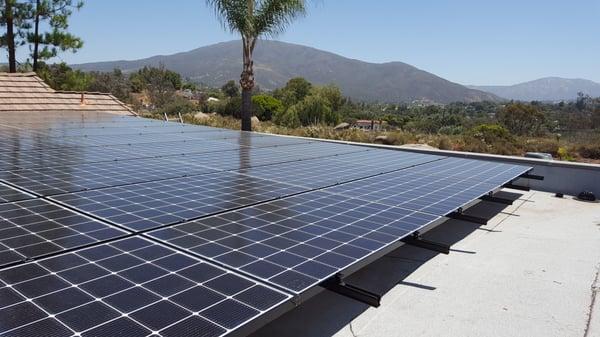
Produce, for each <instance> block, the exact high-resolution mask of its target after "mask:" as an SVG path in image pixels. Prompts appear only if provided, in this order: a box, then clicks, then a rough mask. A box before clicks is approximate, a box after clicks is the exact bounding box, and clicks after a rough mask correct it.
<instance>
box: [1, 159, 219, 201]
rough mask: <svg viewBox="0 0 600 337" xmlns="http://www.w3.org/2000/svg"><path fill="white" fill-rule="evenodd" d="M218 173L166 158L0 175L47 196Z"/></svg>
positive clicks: (51, 168)
mask: <svg viewBox="0 0 600 337" xmlns="http://www.w3.org/2000/svg"><path fill="white" fill-rule="evenodd" d="M211 172H217V171H216V170H215V169H211V168H207V167H203V166H199V165H193V164H185V163H183V162H181V161H175V160H168V159H167V158H147V159H131V160H123V161H110V162H99V163H90V164H80V165H66V166H53V167H40V168H35V169H25V170H17V171H5V172H0V179H1V180H3V181H5V182H10V183H11V184H14V185H15V186H19V187H20V188H23V189H25V190H28V191H31V192H33V193H36V194H38V195H42V196H47V195H54V194H61V193H68V192H77V191H84V190H89V189H96V188H101V187H112V186H120V185H127V184H133V183H140V182H147V181H153V180H159V179H168V178H174V177H184V176H187V175H199V174H206V173H211Z"/></svg>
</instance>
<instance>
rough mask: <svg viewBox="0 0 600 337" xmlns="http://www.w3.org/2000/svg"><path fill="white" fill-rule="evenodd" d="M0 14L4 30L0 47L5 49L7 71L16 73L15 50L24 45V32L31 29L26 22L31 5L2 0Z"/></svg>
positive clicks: (0, 36)
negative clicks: (6, 52)
mask: <svg viewBox="0 0 600 337" xmlns="http://www.w3.org/2000/svg"><path fill="white" fill-rule="evenodd" d="M0 14H1V15H0V27H3V29H4V34H2V35H0V47H2V48H6V49H7V51H8V69H9V72H11V73H15V72H17V58H16V52H17V48H18V47H19V46H22V45H24V44H25V43H26V39H25V37H26V32H27V30H28V29H29V28H31V25H30V23H29V20H28V18H29V16H30V14H31V4H30V3H28V2H19V1H16V0H2V2H1V3H0Z"/></svg>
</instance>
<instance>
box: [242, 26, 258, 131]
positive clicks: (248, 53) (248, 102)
mask: <svg viewBox="0 0 600 337" xmlns="http://www.w3.org/2000/svg"><path fill="white" fill-rule="evenodd" d="M255 41H256V40H254V39H247V38H242V45H243V49H244V68H243V70H242V75H241V76H240V86H241V87H242V113H241V115H242V131H252V89H253V88H254V65H253V62H252V51H253V50H254V43H255Z"/></svg>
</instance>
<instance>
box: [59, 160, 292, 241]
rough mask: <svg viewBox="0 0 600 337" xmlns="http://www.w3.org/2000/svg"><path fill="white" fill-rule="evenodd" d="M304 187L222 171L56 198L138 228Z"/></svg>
mask: <svg viewBox="0 0 600 337" xmlns="http://www.w3.org/2000/svg"><path fill="white" fill-rule="evenodd" d="M301 191H302V189H301V188H298V187H294V186H292V185H287V184H282V183H275V182H271V181H267V180H263V179H257V178H250V177H247V176H243V175H240V174H236V173H230V172H221V173H216V174H209V175H205V176H202V177H201V178H198V177H186V178H177V179H169V180H161V181H153V182H148V183H143V184H135V185H129V186H124V187H111V188H105V189H100V190H94V191H86V192H79V193H73V194H64V195H57V196H54V197H52V199H54V200H57V201H60V202H62V203H65V204H67V205H69V206H71V207H75V208H77V209H79V210H82V211H84V212H87V213H89V214H93V215H95V216H97V217H101V218H103V219H106V220H108V221H110V222H112V223H115V224H118V225H121V226H124V227H127V228H128V229H130V230H134V231H139V230H147V229H150V228H156V227H159V226H162V225H168V224H173V223H178V222H182V221H186V220H190V219H194V218H197V217H201V216H205V215H209V214H214V213H219V212H224V211H227V210H229V209H234V208H239V207H244V206H250V205H253V204H256V203H259V202H264V201H268V200H272V199H276V198H280V197H284V196H287V195H291V194H295V193H298V192H301Z"/></svg>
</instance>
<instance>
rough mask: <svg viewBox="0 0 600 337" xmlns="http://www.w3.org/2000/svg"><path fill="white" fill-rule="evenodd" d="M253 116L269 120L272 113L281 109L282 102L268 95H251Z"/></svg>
mask: <svg viewBox="0 0 600 337" xmlns="http://www.w3.org/2000/svg"><path fill="white" fill-rule="evenodd" d="M252 105H253V108H254V116H256V117H258V119H260V120H261V121H270V120H271V119H272V118H273V115H274V114H276V113H277V112H280V111H282V110H283V103H282V102H281V101H280V100H278V99H277V98H275V97H273V96H269V95H256V96H253V97H252Z"/></svg>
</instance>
